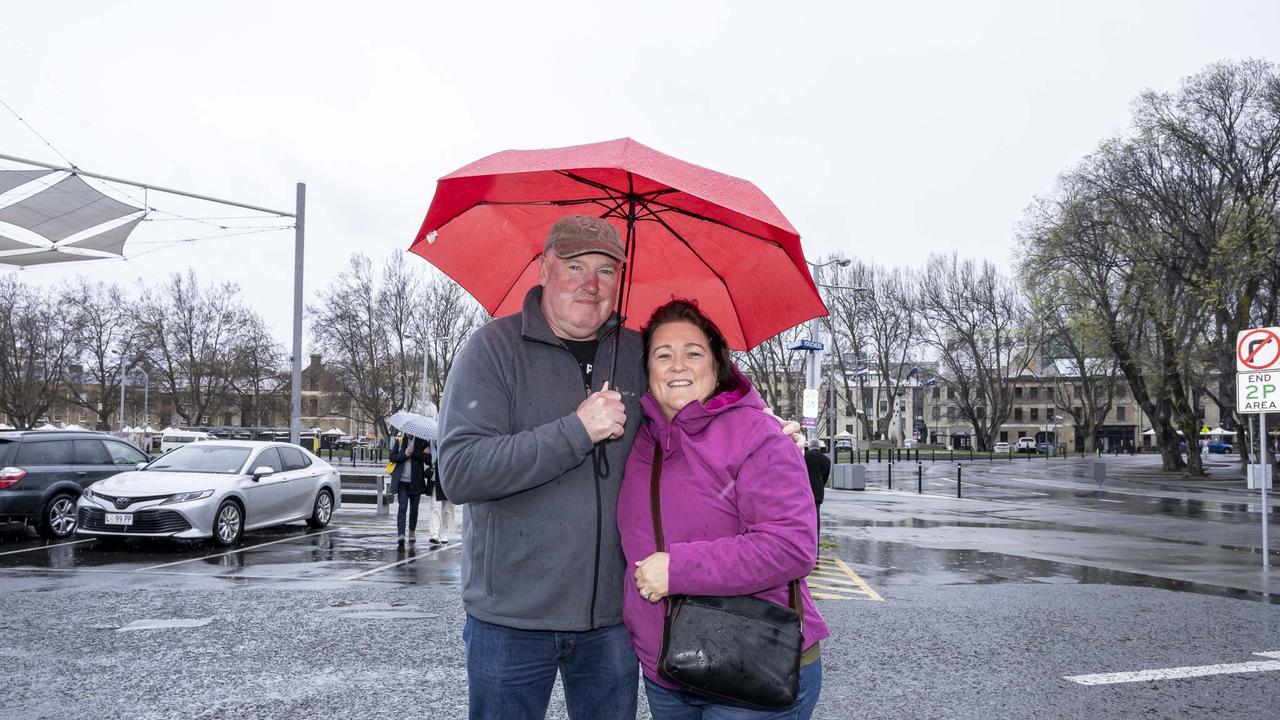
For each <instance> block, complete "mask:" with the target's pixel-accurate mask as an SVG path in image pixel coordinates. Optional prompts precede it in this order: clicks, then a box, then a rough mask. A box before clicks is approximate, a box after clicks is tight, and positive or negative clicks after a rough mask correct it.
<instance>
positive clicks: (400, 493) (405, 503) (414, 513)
mask: <svg viewBox="0 0 1280 720" xmlns="http://www.w3.org/2000/svg"><path fill="white" fill-rule="evenodd" d="M421 499H422V493H414V494H410V493H409V483H406V482H402V483H400V485H399V487H397V488H396V534H397V535H399V536H400V537H404V514H405V512H406V511H407V512H408V513H409V529H410V530H414V531H416V530H417V529H418V501H419V500H421Z"/></svg>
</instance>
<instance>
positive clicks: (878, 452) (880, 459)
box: [876, 448, 884, 462]
mask: <svg viewBox="0 0 1280 720" xmlns="http://www.w3.org/2000/svg"><path fill="white" fill-rule="evenodd" d="M880 453H881V450H880V448H876V462H884V458H882V457H880Z"/></svg>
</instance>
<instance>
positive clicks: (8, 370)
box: [0, 275, 79, 428]
mask: <svg viewBox="0 0 1280 720" xmlns="http://www.w3.org/2000/svg"><path fill="white" fill-rule="evenodd" d="M75 322H76V321H75V317H74V315H73V314H72V313H67V312H63V311H62V310H61V309H60V308H59V306H58V303H57V302H56V301H55V300H54V298H53V297H52V296H50V295H49V294H48V293H46V292H44V291H42V290H39V289H37V288H33V287H30V286H28V285H26V284H25V283H23V282H21V281H19V280H17V279H15V278H14V277H13V276H12V275H6V276H3V277H0V348H2V349H3V350H2V351H0V412H3V413H4V414H6V415H8V416H9V418H10V420H12V421H13V423H14V424H15V425H17V426H18V427H20V428H31V427H35V425H36V423H37V422H38V421H39V420H40V418H42V417H44V416H45V415H46V414H47V413H48V412H49V408H50V407H51V406H52V405H53V403H54V402H55V401H56V400H57V399H58V398H59V392H58V391H59V390H60V389H62V387H63V386H64V385H65V383H66V373H67V368H68V365H69V364H70V362H71V360H72V359H73V358H74V357H75V356H76V350H77V343H76V340H77V336H78V335H79V328H78V327H77V326H76V324H75Z"/></svg>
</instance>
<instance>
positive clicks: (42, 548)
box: [0, 540, 93, 555]
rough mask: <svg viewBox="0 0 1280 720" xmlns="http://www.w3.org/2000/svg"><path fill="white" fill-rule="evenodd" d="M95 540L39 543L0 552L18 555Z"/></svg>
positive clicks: (1, 553) (0, 553)
mask: <svg viewBox="0 0 1280 720" xmlns="http://www.w3.org/2000/svg"><path fill="white" fill-rule="evenodd" d="M87 542H93V540H72V541H71V542H64V543H58V544H57V545H37V546H36V547H29V548H26V549H25V550H10V551H8V552H0V555H17V554H18V553H24V552H31V551H32V550H49V549H51V548H56V547H67V546H68V545H79V544H80V543H87Z"/></svg>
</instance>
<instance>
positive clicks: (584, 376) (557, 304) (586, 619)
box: [439, 215, 647, 720]
mask: <svg viewBox="0 0 1280 720" xmlns="http://www.w3.org/2000/svg"><path fill="white" fill-rule="evenodd" d="M625 258H626V255H625V252H624V250H623V248H622V244H621V243H620V242H619V241H618V234H617V231H616V230H614V228H613V226H612V225H610V224H609V223H607V222H605V221H604V220H601V219H598V218H592V217H587V216H581V215H579V216H569V217H565V218H562V219H560V220H559V221H557V222H556V223H555V224H554V225H552V226H551V230H550V232H549V233H548V234H547V239H546V243H545V245H544V247H543V253H542V260H541V266H540V270H539V280H540V285H539V286H537V287H534V288H532V289H531V290H530V291H529V292H528V294H526V296H525V298H524V306H523V309H522V310H521V312H520V313H518V314H515V315H510V316H507V317H503V318H499V319H497V320H493V321H492V322H490V323H488V324H486V325H485V326H484V327H482V328H481V329H480V330H478V331H477V332H476V333H475V335H473V336H472V338H471V339H470V340H469V341H468V342H467V344H466V345H465V346H463V348H462V350H461V351H460V352H459V354H458V356H457V358H456V359H455V361H454V364H453V368H452V370H451V371H450V373H449V378H448V382H447V384H446V386H445V392H444V397H443V399H442V403H441V414H440V430H441V436H440V458H439V460H440V477H441V482H442V484H443V487H444V491H445V494H447V495H448V496H449V498H450V499H451V500H453V501H454V502H456V503H458V504H464V503H465V504H466V511H467V517H468V520H467V523H466V525H465V537H464V540H463V559H462V599H463V604H464V606H465V607H466V611H467V621H466V627H465V629H464V630H463V639H464V641H465V642H466V646H467V679H468V683H469V687H468V698H469V701H470V716H471V717H472V718H495V719H496V718H501V719H502V720H518V719H520V718H542V717H544V716H545V715H546V709H547V703H548V701H549V700H550V697H551V691H552V687H553V686H554V683H555V678H556V672H557V670H558V671H559V672H560V675H561V679H562V681H563V685H564V693H565V704H566V706H567V709H568V713H569V717H570V718H574V719H575V720H577V719H578V718H602V719H605V720H608V719H611V718H618V719H626V720H632V719H633V718H634V717H635V713H636V702H637V700H636V698H637V690H638V678H639V671H638V666H637V662H636V657H635V654H634V652H633V651H632V650H631V647H630V644H629V641H628V638H627V631H626V628H625V627H624V626H623V625H622V595H621V593H622V590H623V588H624V587H625V582H624V578H626V577H627V576H628V575H626V567H625V561H624V560H623V557H622V547H621V542H620V540H619V537H618V527H617V521H616V509H617V500H618V489H619V486H620V484H621V481H622V471H623V468H624V467H625V465H626V459H627V454H628V452H629V451H630V450H631V443H632V440H633V439H634V437H635V433H636V429H637V428H638V427H639V425H640V421H641V418H642V417H643V415H642V412H641V410H640V404H639V401H640V396H641V395H643V393H644V392H645V390H646V388H647V383H646V380H645V377H644V363H643V361H642V355H643V350H642V345H641V340H640V337H639V334H638V333H636V332H634V331H632V330H627V329H624V328H620V327H619V323H618V317H617V316H616V315H614V314H613V309H614V303H615V299H616V297H617V291H618V281H619V274H620V270H621V265H622V263H623V262H624V261H625ZM619 333H620V335H619ZM615 336H616V337H615ZM615 340H616V341H617V342H616V344H615ZM615 348H616V349H617V352H618V358H617V363H616V373H617V374H616V375H615V376H613V377H610V376H609V375H608V373H609V371H610V367H611V366H613V359H614V358H613V354H614V351H615ZM598 443H599V444H600V448H601V449H600V450H599V451H597V444H598ZM597 453H602V455H603V456H602V457H597Z"/></svg>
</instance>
